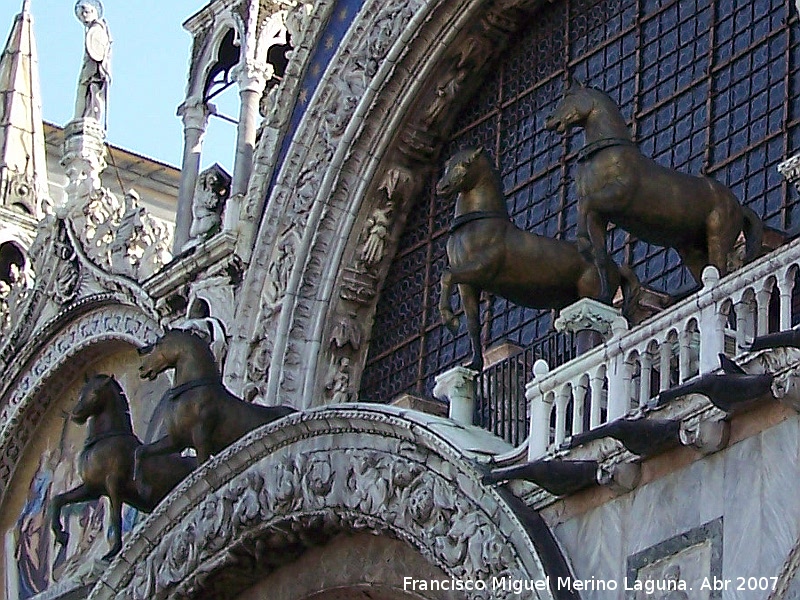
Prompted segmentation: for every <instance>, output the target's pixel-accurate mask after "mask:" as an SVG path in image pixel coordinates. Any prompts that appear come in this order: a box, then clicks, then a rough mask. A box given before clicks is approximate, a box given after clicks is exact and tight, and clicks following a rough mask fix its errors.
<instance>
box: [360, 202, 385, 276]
mask: <svg viewBox="0 0 800 600" xmlns="http://www.w3.org/2000/svg"><path fill="white" fill-rule="evenodd" d="M393 210H394V203H393V202H392V201H391V200H389V201H388V202H387V203H386V205H385V206H383V207H379V208H377V209H375V212H373V213H372V215H371V216H370V217H369V219H367V223H366V229H367V239H366V241H365V242H364V247H363V248H362V249H361V255H360V257H359V258H360V259H361V261H362V262H363V263H364V265H365V266H366V267H367V268H372V267H375V266H377V265H378V264H379V263H380V262H381V261H382V260H383V257H384V255H385V253H386V245H387V243H388V238H389V233H390V229H391V226H392V211H393Z"/></svg>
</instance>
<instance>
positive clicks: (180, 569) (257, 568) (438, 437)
mask: <svg viewBox="0 0 800 600" xmlns="http://www.w3.org/2000/svg"><path fill="white" fill-rule="evenodd" d="M492 443H494V444H495V445H496V444H497V440H496V439H494V441H492V438H490V435H489V434H488V433H486V432H483V431H480V430H476V429H472V428H470V429H466V428H464V427H460V426H458V425H455V424H454V423H452V422H450V421H447V420H445V419H439V418H432V417H429V416H428V415H423V414H421V413H414V412H413V411H411V412H405V411H402V410H399V409H394V408H391V407H379V406H376V405H366V404H354V405H351V406H350V407H347V408H343V407H339V408H327V409H317V410H311V411H306V412H304V413H298V414H296V415H293V416H291V417H289V418H287V419H284V420H282V421H281V422H280V423H275V424H270V425H267V426H265V427H262V428H260V429H258V430H256V431H253V432H251V433H250V434H249V435H247V436H245V437H244V438H242V439H241V440H239V441H238V442H236V443H235V444H234V445H233V446H231V447H229V448H228V449H227V450H226V451H224V452H223V453H221V454H220V455H219V456H217V457H215V458H214V459H212V460H210V461H208V462H206V463H205V464H204V465H202V466H201V467H200V468H199V469H198V470H197V471H195V472H194V473H193V474H192V475H191V476H190V477H188V478H187V479H186V480H184V482H183V483H181V484H180V485H179V486H178V487H177V488H176V489H175V490H173V492H172V493H171V494H170V495H169V496H168V498H167V499H165V500H164V501H163V502H162V503H161V504H160V505H159V506H158V507H157V508H156V510H155V511H154V512H153V513H151V514H150V515H149V516H148V518H147V519H146V520H145V521H144V522H143V523H142V525H141V526H140V527H139V528H137V529H136V530H134V531H133V532H132V533H131V535H130V537H129V538H128V539H127V540H126V542H125V545H124V546H123V549H122V552H121V554H120V555H119V556H118V557H117V558H116V559H115V560H114V562H113V563H112V564H111V566H110V567H109V568H108V570H107V571H106V572H105V573H104V574H103V576H102V577H101V579H100V580H99V581H98V582H97V583H96V584H95V586H94V588H93V590H92V592H91V594H90V595H89V598H90V599H91V600H100V599H106V598H108V599H111V598H120V597H124V598H132V599H137V600H144V599H147V600H158V599H162V598H173V597H183V598H232V597H236V594H239V593H241V592H242V591H244V589H246V588H247V587H249V586H250V585H252V584H254V583H256V582H257V581H259V580H260V579H261V578H263V577H265V576H266V575H268V574H269V573H271V572H276V571H277V570H278V569H280V568H281V567H283V566H286V565H287V564H288V563H291V562H292V561H294V560H296V559H297V558H298V557H300V556H302V555H303V554H304V553H305V552H306V551H307V550H308V549H309V548H311V547H315V546H321V545H324V544H326V543H327V542H329V541H330V540H331V539H333V537H334V536H336V535H337V534H339V533H342V532H369V533H374V534H378V535H381V536H386V537H389V538H393V539H397V540H400V541H402V542H404V543H405V544H407V545H408V546H410V547H412V548H413V549H414V550H415V551H416V552H417V553H419V554H421V555H422V556H423V557H424V558H425V559H426V560H427V562H429V563H431V564H433V565H435V566H436V567H438V568H439V569H441V570H442V571H443V572H444V573H445V574H446V576H447V577H450V578H457V579H459V580H461V581H473V582H482V583H479V584H477V586H476V587H478V588H480V589H475V590H473V591H471V592H470V593H469V595H468V597H470V598H489V597H491V598H502V597H506V596H507V597H509V598H510V597H512V596H514V594H513V592H512V591H511V590H508V591H507V593H504V592H502V591H498V590H497V589H492V586H491V583H492V581H493V579H494V578H510V580H539V581H543V580H544V579H545V575H546V573H545V567H544V564H549V565H551V566H550V568H551V571H552V570H553V569H552V565H553V563H554V561H553V559H554V556H555V557H556V561H555V562H558V557H560V556H561V555H560V552H559V551H558V548H557V545H556V543H555V541H554V540H553V539H552V538H550V537H549V532H547V535H543V536H541V535H540V537H541V538H542V539H533V537H532V535H531V534H530V532H529V531H530V530H529V529H526V526H528V527H529V526H530V522H529V521H526V519H539V517H538V516H536V515H533V514H532V513H530V514H527V516H525V517H521V516H520V514H518V513H517V512H515V510H514V509H512V507H511V505H510V503H509V497H508V496H504V495H503V494H502V493H501V492H500V491H498V490H497V489H494V488H491V487H487V486H484V485H483V484H482V483H481V480H480V478H481V474H480V472H479V471H478V470H476V468H475V466H474V463H472V462H471V461H470V460H469V459H467V458H466V456H469V455H470V453H469V451H465V450H464V448H470V447H475V446H476V445H477V446H478V447H486V446H487V444H492ZM473 456H474V455H473ZM525 510H527V509H525ZM543 531H546V527H543V528H542V529H541V530H540V531H539V534H542V532H543ZM540 553H546V554H547V555H548V557H549V561H550V562H549V563H545V561H543V559H542V558H541V557H540ZM561 565H562V567H563V569H561V572H560V573H559V575H560V576H567V572H566V570H565V569H566V567H565V565H566V563H564V562H563V560H561ZM556 570H559V569H556ZM553 575H555V573H554V574H553ZM553 580H555V577H553ZM376 583H380V582H376ZM484 585H485V587H486V589H483V587H484ZM537 594H538V595H533V596H531V597H535V598H541V599H545V598H553V597H554V596H553V594H552V592H550V591H549V590H545V591H539V592H537Z"/></svg>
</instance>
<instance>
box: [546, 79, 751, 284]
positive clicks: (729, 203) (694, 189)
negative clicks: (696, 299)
mask: <svg viewBox="0 0 800 600" xmlns="http://www.w3.org/2000/svg"><path fill="white" fill-rule="evenodd" d="M545 126H546V127H547V129H550V130H554V131H557V132H558V133H562V134H564V133H566V132H567V131H568V130H569V129H571V128H574V127H583V129H584V135H585V138H586V139H585V142H586V143H585V145H584V147H583V149H582V150H581V151H580V152H579V153H578V169H577V174H576V177H575V181H576V184H577V187H578V195H579V199H578V236H579V237H583V238H586V237H588V239H589V241H590V242H591V246H592V250H593V253H594V257H595V263H596V264H597V267H598V269H599V270H600V271H601V273H602V274H603V290H602V293H601V296H602V297H604V298H608V297H609V296H610V294H611V293H612V292H613V290H612V287H613V286H610V285H609V282H608V278H607V276H606V274H605V269H604V268H603V265H604V264H606V256H607V250H606V230H607V228H608V223H609V222H611V223H615V224H616V225H619V226H620V227H622V228H623V229H625V230H626V231H629V232H630V233H632V234H633V235H635V236H636V237H637V238H639V239H641V240H643V241H645V242H648V243H651V244H657V245H659V246H666V247H669V248H674V249H675V250H676V251H677V252H678V254H679V255H680V257H681V258H682V259H683V263H684V264H685V265H686V267H687V268H688V269H689V271H690V272H691V274H692V276H693V277H694V278H695V280H696V281H697V282H698V283H700V276H701V274H702V272H703V269H704V268H705V267H706V265H709V264H711V265H714V266H715V267H716V268H717V269H718V270H719V272H720V274H721V275H725V274H726V273H727V271H728V255H729V254H730V253H731V251H732V250H733V248H734V245H735V244H736V240H737V238H738V237H739V233H741V232H742V231H743V232H744V235H745V239H746V257H745V260H746V261H750V260H752V259H753V258H755V257H756V255H757V254H758V252H759V250H760V249H761V238H762V236H763V224H762V223H761V220H760V219H759V218H758V215H756V214H755V213H754V212H753V211H752V210H751V209H749V208H747V207H746V206H742V205H740V204H739V201H738V200H737V199H736V196H734V195H733V193H732V192H731V191H730V190H729V189H728V188H727V187H725V186H724V185H722V184H721V183H719V182H718V181H715V180H714V179H711V178H709V177H697V176H693V175H686V174H684V173H680V172H678V171H674V170H673V169H668V168H666V167H662V166H661V165H659V164H658V163H656V162H655V161H653V160H651V159H650V158H647V157H646V156H644V155H642V153H641V152H640V151H639V149H638V147H637V146H636V144H635V143H634V142H633V141H632V139H631V135H630V132H629V130H628V126H627V125H626V123H625V120H624V119H623V118H622V114H621V113H620V111H619V108H617V105H616V104H614V102H613V100H611V98H609V97H608V96H607V95H606V94H605V93H604V92H601V91H600V90H596V89H593V88H589V87H585V86H583V85H582V84H580V83H578V82H576V81H573V82H572V83H571V84H570V86H569V87H568V88H567V89H566V90H565V91H564V97H563V98H562V100H561V102H560V103H559V104H558V106H556V109H555V110H554V111H553V113H552V114H551V115H550V116H549V117H547V120H546V122H545Z"/></svg>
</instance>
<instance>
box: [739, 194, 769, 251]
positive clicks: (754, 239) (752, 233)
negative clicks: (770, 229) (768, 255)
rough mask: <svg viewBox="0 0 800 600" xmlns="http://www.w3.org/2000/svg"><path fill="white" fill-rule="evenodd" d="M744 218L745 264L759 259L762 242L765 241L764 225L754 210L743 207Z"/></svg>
mask: <svg viewBox="0 0 800 600" xmlns="http://www.w3.org/2000/svg"><path fill="white" fill-rule="evenodd" d="M742 216H743V217H744V223H743V226H742V231H743V232H744V240H745V254H744V262H746V263H748V262H750V261H751V260H753V259H755V258H757V257H758V255H759V254H760V253H761V242H762V240H763V239H764V223H762V221H761V219H760V218H759V216H758V215H757V214H756V213H755V211H753V209H751V208H749V207H747V206H742Z"/></svg>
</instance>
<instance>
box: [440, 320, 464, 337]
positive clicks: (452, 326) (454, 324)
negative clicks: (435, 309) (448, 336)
mask: <svg viewBox="0 0 800 600" xmlns="http://www.w3.org/2000/svg"><path fill="white" fill-rule="evenodd" d="M444 326H445V327H447V329H448V330H449V331H450V333H452V334H453V335H456V334H457V333H458V329H459V327H460V326H461V322H460V321H459V320H458V317H451V318H449V319H446V320H445V322H444Z"/></svg>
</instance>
